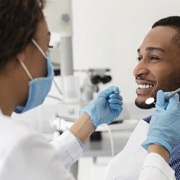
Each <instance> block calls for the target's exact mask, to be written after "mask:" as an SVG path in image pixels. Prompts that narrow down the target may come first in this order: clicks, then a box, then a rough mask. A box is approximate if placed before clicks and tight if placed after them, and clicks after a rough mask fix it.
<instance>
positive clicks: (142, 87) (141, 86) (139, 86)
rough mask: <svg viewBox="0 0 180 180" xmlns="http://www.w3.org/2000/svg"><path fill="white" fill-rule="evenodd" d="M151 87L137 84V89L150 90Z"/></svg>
mask: <svg viewBox="0 0 180 180" xmlns="http://www.w3.org/2000/svg"><path fill="white" fill-rule="evenodd" d="M152 87H153V85H150V84H138V88H139V89H148V88H152Z"/></svg>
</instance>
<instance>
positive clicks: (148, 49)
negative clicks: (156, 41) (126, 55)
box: [137, 47, 165, 53]
mask: <svg viewBox="0 0 180 180" xmlns="http://www.w3.org/2000/svg"><path fill="white" fill-rule="evenodd" d="M146 51H161V52H165V50H164V49H162V48H159V47H147V48H146ZM137 52H138V53H140V48H138V49H137Z"/></svg>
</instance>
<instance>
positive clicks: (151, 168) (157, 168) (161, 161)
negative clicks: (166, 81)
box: [139, 91, 180, 180]
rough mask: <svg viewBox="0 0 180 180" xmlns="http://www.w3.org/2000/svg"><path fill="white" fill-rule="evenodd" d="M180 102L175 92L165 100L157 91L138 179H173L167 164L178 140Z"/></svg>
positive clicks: (172, 173)
mask: <svg viewBox="0 0 180 180" xmlns="http://www.w3.org/2000/svg"><path fill="white" fill-rule="evenodd" d="M179 129H180V102H179V95H178V94H176V95H174V96H173V97H171V98H170V99H169V100H168V101H165V94H164V93H163V92H162V91H158V93H157V103H156V107H155V110H154V112H153V114H152V118H151V121H150V126H149V130H148V134H147V138H146V140H145V141H144V142H143V144H142V146H143V147H144V148H145V149H146V150H148V156H147V158H146V160H145V163H144V166H143V169H142V171H141V174H140V178H139V179H140V180H141V179H143V180H149V179H161V180H167V179H169V180H174V179H175V172H174V170H172V169H171V167H170V166H169V165H168V164H167V161H168V159H169V154H170V153H171V151H172V149H173V147H174V146H175V144H176V143H178V142H179V141H180V131H179Z"/></svg>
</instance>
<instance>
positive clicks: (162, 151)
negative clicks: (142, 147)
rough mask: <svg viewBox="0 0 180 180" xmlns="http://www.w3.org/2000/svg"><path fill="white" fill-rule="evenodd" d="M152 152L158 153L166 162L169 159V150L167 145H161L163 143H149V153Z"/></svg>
mask: <svg viewBox="0 0 180 180" xmlns="http://www.w3.org/2000/svg"><path fill="white" fill-rule="evenodd" d="M152 152H153V153H157V154H159V155H160V156H162V157H163V158H164V160H165V161H166V162H167V161H168V159H169V152H168V150H167V149H166V148H165V147H163V146H161V145H158V144H149V146H148V153H152Z"/></svg>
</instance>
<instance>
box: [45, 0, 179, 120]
mask: <svg viewBox="0 0 180 180" xmlns="http://www.w3.org/2000/svg"><path fill="white" fill-rule="evenodd" d="M67 1H69V2H70V0H66V2H64V4H63V1H62V0H48V1H47V2H48V3H47V8H46V9H45V15H46V17H47V21H48V24H49V28H50V31H54V32H57V31H58V30H59V29H60V27H59V25H60V23H59V22H58V21H57V19H58V18H60V17H59V16H60V14H59V13H58V12H60V11H61V8H62V9H63V8H64V9H68V8H67V7H66V6H67ZM60 3H61V4H60ZM62 12H63V10H62ZM179 14H180V2H179V1H178V0H172V1H169V0H156V1H149V0H126V1H122V0H85V1H83V0H72V17H71V18H72V22H73V23H72V35H73V37H72V40H73V68H74V69H75V70H87V69H88V68H92V69H93V68H109V69H110V73H109V74H110V75H111V76H112V81H111V82H110V83H107V84H105V85H104V84H103V85H102V84H100V85H99V87H100V90H102V89H104V88H106V87H107V86H110V85H116V86H119V88H120V89H121V94H122V96H123V100H124V105H125V106H126V107H127V109H128V112H127V113H128V116H129V117H130V118H142V117H144V116H146V115H149V114H150V113H151V111H152V110H140V109H138V108H137V107H136V106H135V105H134V99H135V98H136V93H135V90H136V88H137V84H136V83H135V78H134V76H133V69H134V67H135V66H136V64H137V63H138V61H137V49H138V48H139V46H140V44H141V42H142V40H143V38H144V36H145V35H146V33H147V32H148V31H149V30H150V28H151V25H152V24H153V23H154V22H155V21H157V20H159V19H160V18H163V17H166V16H171V15H179ZM58 53H59V51H58V52H57V51H55V50H54V54H53V53H52V57H53V61H56V62H58V63H59V62H61V59H60V58H59V54H58ZM60 53H61V52H60ZM74 74H75V75H77V76H79V78H80V82H81V83H82V82H83V79H84V78H85V76H86V74H85V73H82V72H77V71H76V72H75V73H74Z"/></svg>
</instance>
